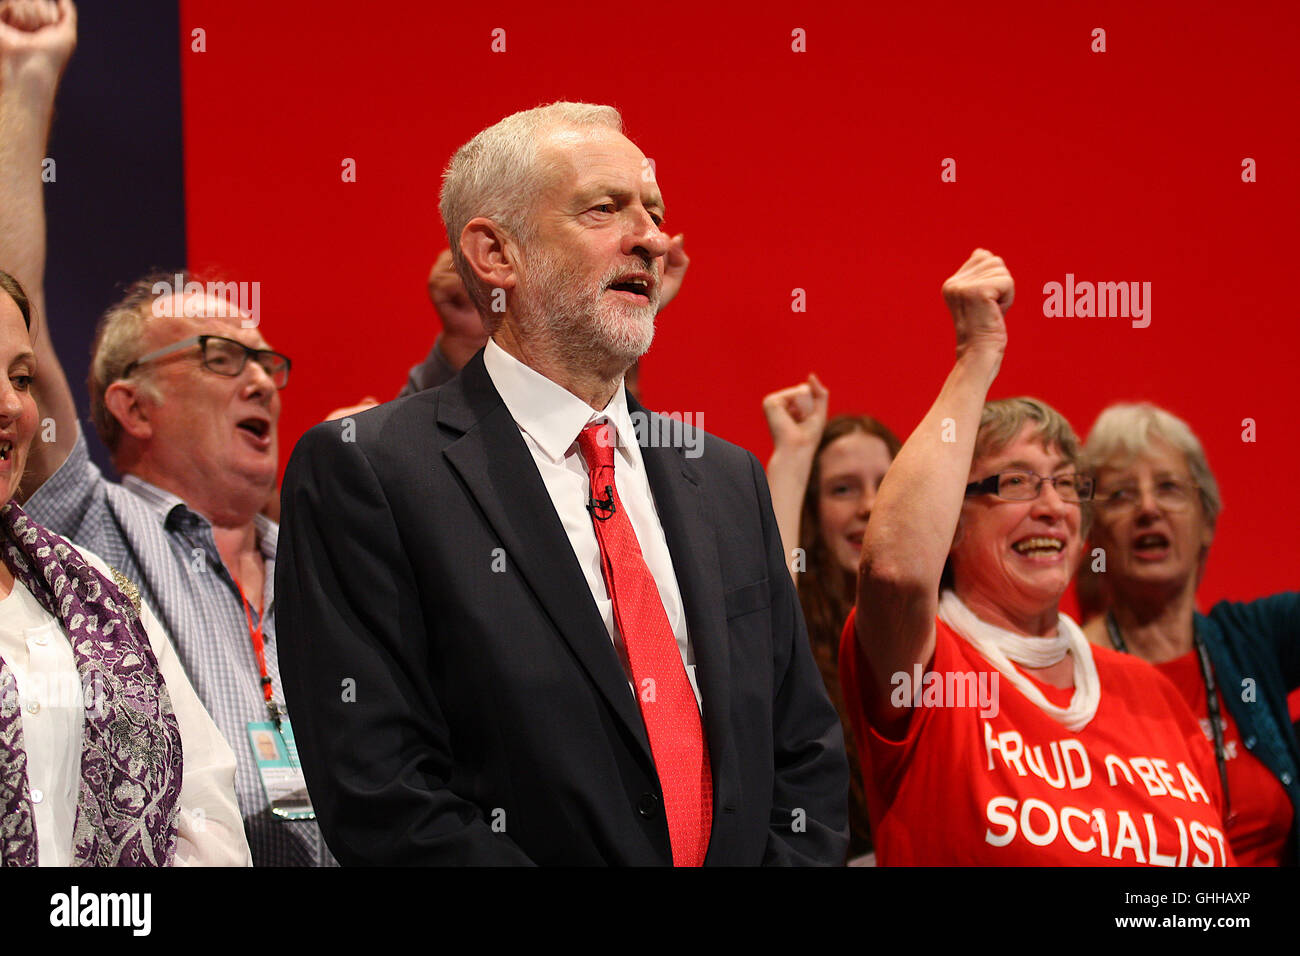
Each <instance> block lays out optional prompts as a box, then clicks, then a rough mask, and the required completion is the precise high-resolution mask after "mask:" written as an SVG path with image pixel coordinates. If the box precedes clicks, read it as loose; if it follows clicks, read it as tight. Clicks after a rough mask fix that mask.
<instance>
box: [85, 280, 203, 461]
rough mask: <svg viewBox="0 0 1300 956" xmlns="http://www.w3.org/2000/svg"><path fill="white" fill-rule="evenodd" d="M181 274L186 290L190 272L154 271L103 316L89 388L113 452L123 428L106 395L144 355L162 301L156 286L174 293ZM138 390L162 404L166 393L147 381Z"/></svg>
mask: <svg viewBox="0 0 1300 956" xmlns="http://www.w3.org/2000/svg"><path fill="white" fill-rule="evenodd" d="M178 275H179V276H180V280H179V281H180V282H181V283H182V288H183V287H184V286H183V284H184V283H187V282H189V281H190V280H191V278H193V276H192V275H191V273H190V272H189V271H188V270H185V269H179V270H176V269H173V270H171V271H170V272H161V271H159V272H151V273H149V274H148V275H147V276H144V277H142V278H140V279H137V280H136V281H135V282H132V283H131V284H130V285H128V286H127V287H126V289H125V290H124V292H123V295H122V297H121V298H120V299H118V300H117V301H116V302H114V303H113V304H112V305H110V306H109V307H108V308H107V309H106V310H105V311H104V314H103V315H102V316H100V319H99V325H98V326H97V327H96V329H95V340H94V344H92V345H91V347H90V372H89V374H88V375H87V376H86V388H87V389H88V390H89V391H90V418H91V421H92V422H94V424H95V432H96V433H97V434H98V435H99V438H100V441H102V442H103V443H104V445H105V446H107V448H108V450H109V451H110V452H116V451H117V445H118V442H119V441H121V439H122V425H121V423H119V422H118V420H117V419H116V418H114V417H113V413H112V412H110V411H109V410H108V403H107V402H105V401H104V395H105V393H106V392H107V391H108V387H109V386H110V385H112V384H113V383H114V382H116V381H119V380H121V379H122V378H123V376H124V373H125V372H126V367H127V366H128V365H130V364H131V363H132V362H134V361H135V360H136V359H138V358H139V357H140V356H141V355H142V354H143V346H142V343H143V342H144V337H145V329H146V328H147V327H148V324H149V318H150V317H151V316H152V314H153V303H154V300H155V299H157V298H158V293H156V292H155V291H154V286H155V285H156V284H159V283H166V284H167V287H168V289H169V290H170V289H171V288H172V285H173V283H174V282H175V281H177V279H176V277H177V276H178ZM166 294H168V295H170V294H171V292H170V291H169V292H168V293H166ZM137 388H139V389H140V391H142V392H143V393H144V394H145V395H146V396H148V397H149V398H150V399H151V400H152V401H154V402H161V401H162V393H161V392H160V391H159V390H158V389H157V387H156V386H155V385H154V384H153V383H152V382H150V381H148V380H147V379H142V380H140V381H139V382H137Z"/></svg>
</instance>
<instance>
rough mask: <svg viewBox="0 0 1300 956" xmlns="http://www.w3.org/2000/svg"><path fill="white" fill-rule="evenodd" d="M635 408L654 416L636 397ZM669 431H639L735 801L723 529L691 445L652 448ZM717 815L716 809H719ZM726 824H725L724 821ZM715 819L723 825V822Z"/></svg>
mask: <svg viewBox="0 0 1300 956" xmlns="http://www.w3.org/2000/svg"><path fill="white" fill-rule="evenodd" d="M628 408H629V410H630V411H633V412H639V413H640V414H641V415H647V414H648V413H647V412H646V411H645V409H644V408H642V407H641V405H640V404H639V403H638V402H636V401H635V400H633V399H632V398H631V396H629V397H628ZM667 434H669V430H668V429H666V428H658V427H654V426H651V427H647V428H645V429H642V430H641V434H640V435H639V436H638V437H639V439H640V441H641V442H642V445H641V460H642V461H644V462H645V466H646V475H647V477H648V478H649V480H650V489H651V491H652V492H653V493H654V498H655V510H656V511H657V512H658V513H659V523H660V524H661V525H662V526H663V529H664V537H665V538H666V539H667V542H668V553H669V554H670V555H672V559H673V570H674V572H676V575H677V587H678V589H679V590H680V591H681V595H682V603H683V605H684V606H685V609H686V626H687V629H688V631H689V633H690V641H691V648H692V650H693V651H694V654H695V665H696V667H695V679H696V681H697V682H698V683H699V685H700V697H701V699H702V700H703V703H704V732H705V736H706V738H707V739H708V742H709V760H710V762H711V764H712V770H713V787H714V805H715V808H716V807H719V806H721V807H726V806H734V805H735V801H736V800H737V799H739V795H738V794H736V793H733V792H731V791H730V790H729V788H730V787H733V786H734V782H735V781H737V780H739V779H740V775H739V772H738V768H737V767H736V766H735V760H736V754H735V747H734V746H732V743H731V724H730V721H729V719H728V715H729V714H730V713H731V660H730V652H729V649H728V643H727V616H726V607H725V604H724V601H723V589H722V571H721V568H722V564H721V557H720V555H719V554H718V541H717V535H716V532H715V521H716V520H717V516H716V515H712V514H708V513H706V512H705V507H704V491H703V487H702V486H703V471H702V469H700V468H699V466H698V464H697V462H696V461H693V460H692V459H689V458H687V457H686V454H685V449H683V448H680V447H677V448H671V447H651V446H650V445H648V444H645V442H647V441H648V439H649V436H652V435H660V436H663V435H667ZM714 816H715V818H716V816H717V814H716V810H715V814H714ZM719 822H720V821H719ZM716 825H717V824H716V823H715V827H716Z"/></svg>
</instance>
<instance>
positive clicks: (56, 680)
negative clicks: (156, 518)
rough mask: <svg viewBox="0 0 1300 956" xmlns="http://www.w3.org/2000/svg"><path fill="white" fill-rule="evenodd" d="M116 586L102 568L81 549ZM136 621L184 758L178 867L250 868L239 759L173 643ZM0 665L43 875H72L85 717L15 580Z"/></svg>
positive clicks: (78, 692)
mask: <svg viewBox="0 0 1300 956" xmlns="http://www.w3.org/2000/svg"><path fill="white" fill-rule="evenodd" d="M79 550H80V553H81V555H82V557H84V558H85V559H86V561H87V563H89V564H91V565H92V566H94V567H95V568H96V569H97V570H99V571H100V572H102V573H103V574H104V575H105V576H107V577H109V578H110V579H111V578H112V574H111V572H110V571H109V568H108V565H106V564H105V563H104V562H103V561H101V560H100V559H99V558H98V557H97V556H96V555H94V554H91V553H90V552H88V551H85V550H82V549H79ZM140 617H141V620H142V621H143V623H144V628H145V632H146V633H147V634H148V635H149V645H150V646H151V647H152V648H153V652H154V655H155V656H156V657H157V658H158V667H159V670H161V671H162V676H163V680H164V681H165V682H166V684H167V692H168V694H169V695H170V697H171V701H172V708H173V710H174V711H175V713H176V720H177V723H178V724H179V725H180V732H181V746H182V748H183V753H184V772H183V775H182V778H181V806H180V813H179V814H178V818H177V825H178V831H179V832H178V839H177V845H176V865H177V866H252V864H253V859H252V856H251V855H250V854H249V851H248V841H247V839H246V838H245V836H244V824H243V820H242V819H241V818H240V816H239V806H238V804H236V802H235V755H234V753H233V752H232V751H231V749H230V746H229V745H228V744H227V743H226V741H225V738H223V737H222V736H221V733H220V731H218V730H217V727H216V724H214V723H213V722H212V718H211V717H209V716H208V712H207V711H206V710H204V709H203V705H202V704H201V703H200V702H199V698H198V696H197V695H196V694H195V693H194V688H192V687H191V686H190V682H189V680H188V679H187V678H186V676H185V672H184V671H183V670H182V669H181V665H180V660H179V659H178V658H177V656H176V652H175V651H174V650H173V649H172V645H171V641H170V640H169V639H168V637H167V633H166V632H165V631H164V630H163V627H162V625H161V624H160V623H159V622H158V619H157V618H156V617H154V614H153V612H152V611H151V610H149V608H148V607H147V606H144V607H142V608H141V614H140ZM0 657H3V658H4V661H5V663H6V664H8V665H9V670H10V671H11V672H12V673H13V675H14V680H15V681H16V682H17V684H18V704H19V706H21V707H22V722H23V741H24V745H25V747H26V749H27V783H28V787H29V791H28V795H29V797H30V799H31V803H32V815H33V821H32V822H33V826H34V827H35V830H36V846H37V854H38V860H39V862H40V865H41V866H70V865H71V864H72V863H73V858H72V836H73V825H74V823H75V821H76V816H77V792H78V789H79V787H80V784H81V744H82V729H83V719H84V711H85V700H84V694H85V692H84V690H83V688H82V684H81V675H80V674H79V673H78V671H77V665H76V660H75V658H74V657H73V655H72V644H71V643H70V642H69V640H68V636H67V634H66V633H65V632H64V630H63V628H62V627H61V626H60V625H59V622H58V620H57V619H56V618H54V617H53V616H52V615H51V614H50V613H49V612H48V611H46V610H45V608H44V607H42V606H41V604H40V603H39V602H38V601H37V600H36V598H35V597H33V596H32V594H31V592H30V591H28V590H27V588H26V586H25V585H24V584H23V583H22V582H21V581H19V580H18V579H17V578H15V579H14V586H13V589H12V590H11V591H10V593H9V595H8V596H7V597H5V598H3V599H0Z"/></svg>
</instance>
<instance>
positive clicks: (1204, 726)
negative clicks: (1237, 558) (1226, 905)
mask: <svg viewBox="0 0 1300 956" xmlns="http://www.w3.org/2000/svg"><path fill="white" fill-rule="evenodd" d="M1156 667H1157V669H1159V671H1160V673H1162V674H1164V675H1165V676H1166V677H1168V678H1169V680H1170V681H1172V682H1173V685H1174V686H1175V687H1177V688H1178V692H1179V693H1180V694H1182V695H1183V699H1184V700H1185V701H1187V703H1188V705H1189V706H1190V707H1191V710H1192V714H1193V716H1195V717H1196V718H1197V720H1199V721H1200V724H1201V730H1202V731H1203V732H1204V734H1205V739H1206V740H1207V741H1209V742H1210V751H1211V754H1213V751H1214V732H1213V730H1211V729H1210V707H1209V702H1208V701H1207V700H1206V699H1205V678H1203V677H1202V676H1201V662H1200V659H1199V655H1198V654H1197V653H1196V651H1194V650H1193V651H1189V652H1188V653H1186V654H1184V655H1183V656H1182V657H1177V658H1174V659H1173V660H1172V661H1166V662H1165V663H1163V664H1157V665H1156ZM1218 694H1219V714H1220V716H1222V717H1223V721H1224V727H1223V756H1224V764H1225V766H1226V768H1227V771H1228V796H1229V798H1230V799H1231V801H1232V803H1231V806H1230V807H1229V810H1230V812H1231V816H1230V818H1229V821H1228V842H1229V843H1231V844H1232V852H1233V853H1234V854H1235V855H1236V857H1237V863H1238V864H1239V865H1240V866H1280V865H1281V863H1282V857H1283V855H1284V854H1285V853H1286V852H1288V850H1289V849H1290V846H1291V818H1292V817H1293V816H1294V815H1295V810H1294V808H1293V807H1292V806H1291V800H1290V798H1289V797H1288V796H1287V794H1286V790H1285V789H1284V788H1283V787H1282V784H1281V783H1280V782H1279V781H1278V779H1277V777H1275V776H1273V773H1272V771H1270V770H1269V769H1268V767H1266V766H1264V764H1263V763H1262V762H1261V761H1260V759H1259V758H1258V757H1256V756H1255V755H1254V754H1253V753H1251V752H1250V751H1249V750H1247V749H1246V748H1245V747H1244V746H1242V743H1241V732H1240V731H1239V730H1238V729H1237V722H1236V721H1235V720H1233V719H1232V713H1231V711H1229V710H1228V705H1227V704H1225V703H1224V701H1223V692H1222V690H1218ZM1215 774H1216V775H1217V774H1218V766H1217V764H1216V766H1215Z"/></svg>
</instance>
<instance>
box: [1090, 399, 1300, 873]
mask: <svg viewBox="0 0 1300 956" xmlns="http://www.w3.org/2000/svg"><path fill="white" fill-rule="evenodd" d="M1085 454H1086V458H1087V461H1088V464H1089V466H1090V468H1091V469H1092V470H1093V471H1094V472H1095V473H1096V477H1097V502H1096V521H1095V522H1094V524H1093V527H1092V531H1091V535H1090V541H1089V550H1090V551H1091V549H1092V548H1101V549H1103V550H1104V552H1105V555H1106V570H1105V573H1103V574H1097V575H1096V576H1095V578H1094V581H1095V582H1096V584H1097V585H1098V589H1097V590H1098V594H1099V596H1100V597H1101V599H1102V600H1103V601H1104V602H1107V603H1108V605H1109V607H1108V610H1107V611H1106V613H1104V614H1101V615H1099V616H1097V617H1095V618H1093V619H1092V620H1091V621H1089V622H1088V624H1087V626H1086V627H1085V628H1084V631H1085V633H1087V635H1088V638H1089V640H1091V641H1092V642H1094V643H1095V644H1099V645H1102V646H1106V647H1114V648H1115V649H1116V650H1120V651H1126V652H1128V653H1130V654H1133V655H1136V656H1137V657H1140V658H1142V659H1143V660H1146V661H1149V662H1150V663H1152V664H1155V665H1156V667H1157V668H1158V669H1159V670H1160V671H1161V672H1163V673H1164V674H1165V676H1166V677H1168V678H1169V679H1170V680H1172V681H1173V683H1174V685H1175V686H1176V687H1178V689H1179V691H1180V692H1181V693H1182V695H1183V696H1184V698H1186V700H1187V703H1188V705H1189V706H1190V707H1191V709H1192V711H1193V713H1194V714H1195V715H1196V716H1197V717H1198V718H1200V722H1201V725H1202V727H1203V728H1204V730H1205V734H1206V736H1207V737H1208V738H1209V739H1210V741H1211V743H1212V745H1213V747H1214V750H1215V760H1216V765H1217V771H1218V774H1219V777H1220V780H1221V783H1222V786H1223V789H1224V793H1225V798H1226V799H1225V802H1226V805H1227V811H1226V821H1225V822H1226V824H1227V828H1228V830H1227V834H1228V841H1229V842H1230V843H1231V844H1232V849H1233V852H1234V853H1235V854H1236V857H1237V862H1238V863H1240V864H1243V865H1256V866H1276V865H1279V864H1284V863H1288V864H1295V863H1296V861H1297V855H1298V854H1300V829H1298V828H1297V825H1296V816H1297V809H1300V748H1298V747H1297V742H1296V736H1295V732H1294V728H1293V727H1292V724H1291V717H1290V714H1289V713H1288V710H1287V694H1288V693H1289V692H1290V691H1292V690H1294V689H1295V688H1296V687H1300V592H1296V591H1287V592H1283V593H1281V594H1274V595H1270V596H1268V597H1263V598H1260V599H1258V600H1255V601H1247V602H1239V601H1220V602H1219V603H1218V604H1216V605H1214V607H1212V608H1211V609H1210V611H1209V613H1207V614H1201V613H1199V612H1198V611H1197V610H1196V587H1197V585H1198V584H1199V583H1200V580H1201V575H1202V574H1203V572H1204V570H1205V563H1206V559H1207V557H1208V555H1209V549H1210V543H1211V541H1213V539H1214V530H1215V527H1216V525H1217V523H1218V517H1219V512H1220V510H1221V508H1222V503H1221V499H1220V497H1219V485H1218V482H1217V481H1216V480H1215V478H1214V474H1213V472H1211V471H1210V465H1209V462H1208V461H1207V460H1206V456H1205V451H1204V449H1203V448H1202V447H1201V443H1200V441H1198V440H1197V438H1196V436H1195V435H1194V434H1193V433H1192V430H1191V428H1190V427H1188V425H1187V423H1186V422H1184V421H1183V420H1182V419H1180V418H1177V417H1176V416H1174V415H1172V414H1170V413H1169V412H1167V411H1165V410H1163V409H1161V408H1157V407H1156V406H1154V405H1150V404H1145V403H1144V404H1121V405H1113V406H1111V407H1110V408H1107V409H1106V410H1105V411H1104V412H1102V413H1101V415H1100V416H1099V417H1098V418H1097V421H1096V423H1095V424H1094V425H1093V426H1092V431H1091V433H1090V434H1089V435H1088V441H1087V444H1086V446H1085ZM1087 563H1088V562H1087V561H1085V564H1087Z"/></svg>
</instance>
